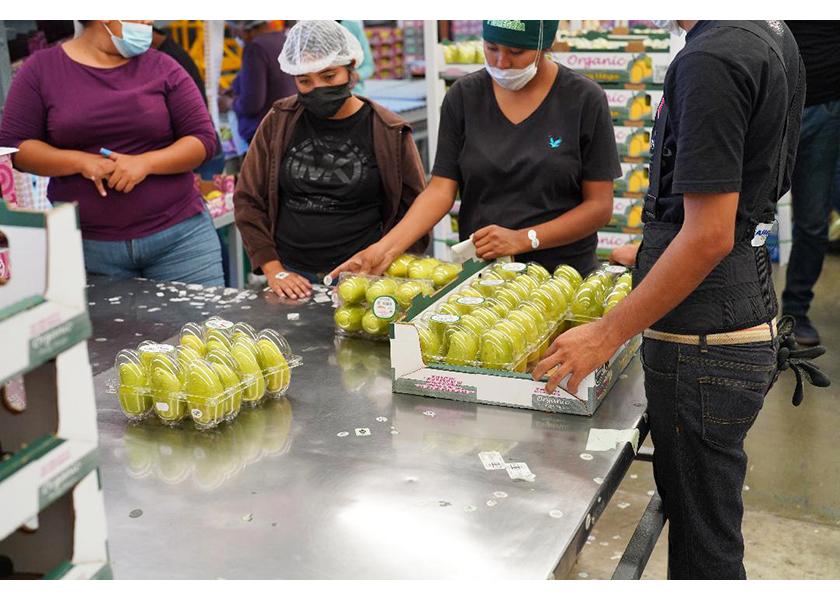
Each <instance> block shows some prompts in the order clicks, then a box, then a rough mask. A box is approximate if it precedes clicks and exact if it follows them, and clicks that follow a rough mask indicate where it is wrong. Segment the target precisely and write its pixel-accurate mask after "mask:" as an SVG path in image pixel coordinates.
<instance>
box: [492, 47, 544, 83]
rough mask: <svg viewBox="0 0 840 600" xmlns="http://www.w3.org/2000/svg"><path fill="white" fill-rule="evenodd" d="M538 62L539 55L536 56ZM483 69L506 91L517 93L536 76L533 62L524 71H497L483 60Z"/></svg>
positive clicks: (535, 66)
mask: <svg viewBox="0 0 840 600" xmlns="http://www.w3.org/2000/svg"><path fill="white" fill-rule="evenodd" d="M537 60H539V55H538V56H537ZM484 68H485V69H487V72H488V73H490V77H492V78H493V80H494V81H495V82H496V83H498V84H499V85H500V86H502V87H503V88H505V89H506V90H511V91H514V92H515V91H517V90H521V89H522V88H524V87H525V86H526V85H528V82H529V81H531V80H532V79H533V78H534V76H535V75H536V74H537V63H536V62H533V63H531V64H530V65H528V66H527V67H525V68H524V69H499V68H497V67H493V66H490V64H488V63H487V59H484Z"/></svg>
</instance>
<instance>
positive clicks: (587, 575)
mask: <svg viewBox="0 0 840 600" xmlns="http://www.w3.org/2000/svg"><path fill="white" fill-rule="evenodd" d="M578 577H580V578H581V579H588V578H589V573H584V572H583V571H581V572H580V573H578Z"/></svg>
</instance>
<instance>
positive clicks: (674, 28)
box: [651, 21, 683, 35]
mask: <svg viewBox="0 0 840 600" xmlns="http://www.w3.org/2000/svg"><path fill="white" fill-rule="evenodd" d="M651 23H653V24H654V25H655V26H656V27H658V28H659V29H665V30H666V31H667V32H668V33H671V34H673V35H682V34H683V30H682V29H681V28H680V25H679V23H677V21H651Z"/></svg>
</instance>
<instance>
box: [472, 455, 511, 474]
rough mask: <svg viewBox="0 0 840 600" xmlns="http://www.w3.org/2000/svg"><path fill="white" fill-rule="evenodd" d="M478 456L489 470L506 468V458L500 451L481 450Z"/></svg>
mask: <svg viewBox="0 0 840 600" xmlns="http://www.w3.org/2000/svg"><path fill="white" fill-rule="evenodd" d="M478 458H479V460H481V464H482V465H484V468H485V469H486V470H488V471H499V470H501V469H504V468H505V466H506V465H505V459H504V458H503V457H502V455H501V454H499V453H498V452H479V453H478Z"/></svg>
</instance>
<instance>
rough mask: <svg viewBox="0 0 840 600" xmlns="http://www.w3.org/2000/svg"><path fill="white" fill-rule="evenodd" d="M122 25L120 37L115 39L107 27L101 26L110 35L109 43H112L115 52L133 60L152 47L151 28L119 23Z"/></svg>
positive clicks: (149, 26)
mask: <svg viewBox="0 0 840 600" xmlns="http://www.w3.org/2000/svg"><path fill="white" fill-rule="evenodd" d="M120 23H121V24H122V37H117V36H115V35H114V34H113V33H111V30H110V29H108V26H107V25H105V23H103V24H102V25H103V26H104V27H105V29H106V30H107V31H108V33H110V34H111V41H112V42H114V47H115V48H116V49H117V52H119V53H120V54H122V55H123V56H124V57H126V58H134V57H135V56H140V55H141V54H143V53H144V52H145V51H146V50H148V49H149V47H151V45H152V26H151V25H145V24H143V23H130V22H128V21H120Z"/></svg>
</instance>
